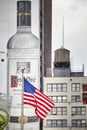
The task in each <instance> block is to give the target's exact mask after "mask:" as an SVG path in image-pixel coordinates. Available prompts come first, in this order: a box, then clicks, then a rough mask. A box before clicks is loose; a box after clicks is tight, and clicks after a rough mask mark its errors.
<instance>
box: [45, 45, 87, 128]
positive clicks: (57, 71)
mask: <svg viewBox="0 0 87 130" xmlns="http://www.w3.org/2000/svg"><path fill="white" fill-rule="evenodd" d="M69 57H70V51H69V50H67V49H65V48H63V47H62V48H59V49H58V50H56V51H55V61H54V69H53V72H54V76H53V77H44V86H45V87H44V93H45V94H46V95H48V96H49V97H50V98H51V99H52V100H53V101H54V103H55V106H54V108H53V109H52V110H51V112H50V113H49V114H48V115H47V117H46V118H45V120H44V122H43V130H48V129H49V130H57V129H58V130H86V129H87V77H86V76H84V70H81V71H80V72H72V70H71V67H70V59H69Z"/></svg>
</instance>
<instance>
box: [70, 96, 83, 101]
mask: <svg viewBox="0 0 87 130" xmlns="http://www.w3.org/2000/svg"><path fill="white" fill-rule="evenodd" d="M71 101H72V102H80V101H81V98H80V95H73V96H71Z"/></svg>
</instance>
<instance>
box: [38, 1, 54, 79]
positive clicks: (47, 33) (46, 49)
mask: <svg viewBox="0 0 87 130" xmlns="http://www.w3.org/2000/svg"><path fill="white" fill-rule="evenodd" d="M51 25H52V0H40V43H41V52H42V53H41V70H42V71H41V72H42V75H44V76H47V70H48V68H51V37H52V36H51V35H52V26H51Z"/></svg>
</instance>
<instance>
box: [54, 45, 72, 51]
mask: <svg viewBox="0 0 87 130" xmlns="http://www.w3.org/2000/svg"><path fill="white" fill-rule="evenodd" d="M60 50H61V51H62V50H66V51H69V50H68V49H66V48H64V47H63V46H61V47H60V48H59V49H57V50H55V52H56V51H60Z"/></svg>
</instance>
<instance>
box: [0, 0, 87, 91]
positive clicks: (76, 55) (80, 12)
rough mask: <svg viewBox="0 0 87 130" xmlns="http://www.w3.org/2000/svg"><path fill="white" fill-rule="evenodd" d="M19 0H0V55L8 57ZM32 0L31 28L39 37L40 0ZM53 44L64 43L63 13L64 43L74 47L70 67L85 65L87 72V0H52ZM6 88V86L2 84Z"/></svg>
mask: <svg viewBox="0 0 87 130" xmlns="http://www.w3.org/2000/svg"><path fill="white" fill-rule="evenodd" d="M16 1H17V0H0V52H1V51H5V54H1V53H0V59H1V58H6V47H7V41H8V39H9V38H10V37H11V36H12V35H13V34H15V33H16V30H17V29H16ZM31 1H32V5H33V6H32V32H33V33H34V34H35V35H36V36H37V37H39V26H38V25H39V5H38V1H39V0H31ZM52 6H53V10H52V47H53V52H54V50H56V49H58V48H60V47H61V46H62V41H63V39H62V37H63V32H62V30H63V16H64V47H65V48H67V49H69V50H70V51H71V53H70V54H71V65H72V66H71V67H72V69H75V70H81V69H82V64H84V66H85V75H87V54H86V51H87V36H86V35H87V0H53V2H52ZM3 77H4V80H5V81H6V60H5V62H4V63H1V61H0V79H1V81H0V86H5V85H6V82H3ZM3 89H4V88H3Z"/></svg>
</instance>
